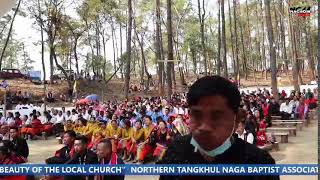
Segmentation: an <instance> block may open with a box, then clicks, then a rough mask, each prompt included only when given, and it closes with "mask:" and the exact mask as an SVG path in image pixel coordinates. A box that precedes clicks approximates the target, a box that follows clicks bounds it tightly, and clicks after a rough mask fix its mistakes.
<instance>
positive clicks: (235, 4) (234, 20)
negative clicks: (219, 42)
mask: <svg viewBox="0 0 320 180" xmlns="http://www.w3.org/2000/svg"><path fill="white" fill-rule="evenodd" d="M236 17H237V2H236V0H233V22H234V42H235V59H236V60H235V62H236V66H235V67H236V69H235V73H237V78H236V80H237V81H238V84H240V79H241V77H240V63H239V53H238V52H239V47H238V31H237V18H236Z"/></svg>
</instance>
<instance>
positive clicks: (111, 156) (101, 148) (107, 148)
mask: <svg viewBox="0 0 320 180" xmlns="http://www.w3.org/2000/svg"><path fill="white" fill-rule="evenodd" d="M97 155H98V158H99V164H101V165H105V164H107V165H109V166H110V165H111V166H112V165H117V164H124V163H123V161H122V160H121V158H119V157H118V156H117V153H114V152H113V151H112V144H111V141H110V140H108V139H104V140H102V141H100V142H99V144H98V146H97ZM95 179H96V180H124V176H104V175H97V176H96V178H95Z"/></svg>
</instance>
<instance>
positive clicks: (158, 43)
mask: <svg viewBox="0 0 320 180" xmlns="http://www.w3.org/2000/svg"><path fill="white" fill-rule="evenodd" d="M161 44H162V42H161V14H160V0H156V43H155V46H156V58H157V61H159V60H163V59H164V58H163V56H162V53H161ZM158 81H159V94H160V95H164V64H163V62H158Z"/></svg>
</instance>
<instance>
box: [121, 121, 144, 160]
mask: <svg viewBox="0 0 320 180" xmlns="http://www.w3.org/2000/svg"><path fill="white" fill-rule="evenodd" d="M134 125H135V128H134V129H133V131H132V134H131V138H130V140H129V141H128V142H127V146H126V149H127V156H128V158H127V159H126V160H125V161H131V160H132V159H133V158H134V157H135V155H136V153H137V147H138V144H139V143H141V142H143V141H144V130H143V129H142V122H141V121H139V120H138V121H136V122H135V124H134ZM134 159H135V158H134Z"/></svg>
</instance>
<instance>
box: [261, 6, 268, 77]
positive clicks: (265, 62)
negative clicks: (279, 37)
mask: <svg viewBox="0 0 320 180" xmlns="http://www.w3.org/2000/svg"><path fill="white" fill-rule="evenodd" d="M260 10H261V15H262V17H263V16H264V10H263V7H262V0H261V1H260ZM264 20H265V18H264V17H263V18H262V21H261V26H262V48H261V49H262V59H263V62H264V72H265V79H266V80H267V79H268V71H267V58H266V51H265V44H264V43H265V25H264V24H265V23H264Z"/></svg>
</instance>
